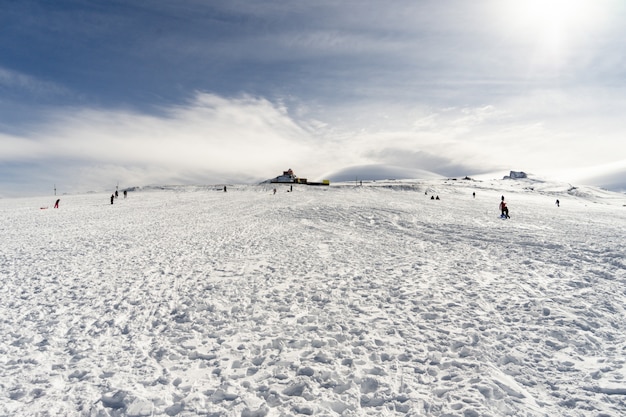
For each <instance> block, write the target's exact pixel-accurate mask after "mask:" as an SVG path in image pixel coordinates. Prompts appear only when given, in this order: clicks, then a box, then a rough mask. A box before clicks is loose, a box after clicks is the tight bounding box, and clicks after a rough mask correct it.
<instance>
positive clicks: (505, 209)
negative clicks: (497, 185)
mask: <svg viewBox="0 0 626 417" xmlns="http://www.w3.org/2000/svg"><path fill="white" fill-rule="evenodd" d="M500 211H501V212H502V214H501V215H500V217H502V218H503V219H510V218H511V216H509V208H508V207H507V206H506V201H504V196H502V200H501V201H500Z"/></svg>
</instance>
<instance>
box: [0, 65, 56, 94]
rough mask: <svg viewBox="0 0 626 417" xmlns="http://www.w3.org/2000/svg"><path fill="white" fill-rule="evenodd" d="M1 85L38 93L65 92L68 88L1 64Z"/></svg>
mask: <svg viewBox="0 0 626 417" xmlns="http://www.w3.org/2000/svg"><path fill="white" fill-rule="evenodd" d="M0 87H1V88H5V89H10V90H17V91H20V92H22V93H23V92H28V93H29V94H36V95H58V94H65V93H67V90H66V89H65V88H64V87H63V86H61V85H58V84H56V83H54V82H50V81H46V80H42V79H39V78H37V77H33V76H31V75H28V74H23V73H21V72H18V71H12V70H10V69H7V68H3V67H2V66H0Z"/></svg>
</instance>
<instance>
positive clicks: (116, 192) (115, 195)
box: [115, 190, 118, 198]
mask: <svg viewBox="0 0 626 417" xmlns="http://www.w3.org/2000/svg"><path fill="white" fill-rule="evenodd" d="M117 195H118V194H117V190H115V198H117Z"/></svg>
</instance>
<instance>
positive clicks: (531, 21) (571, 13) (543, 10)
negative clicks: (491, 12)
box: [500, 0, 602, 40]
mask: <svg viewBox="0 0 626 417" xmlns="http://www.w3.org/2000/svg"><path fill="white" fill-rule="evenodd" d="M500 4H501V6H502V7H503V8H504V10H503V15H504V16H507V17H508V18H507V19H505V20H506V23H507V24H508V25H509V29H510V30H512V31H516V32H518V33H517V35H518V36H524V37H527V38H528V39H537V38H543V39H544V40H550V39H549V38H552V37H555V36H558V37H564V36H566V35H567V34H568V33H575V32H577V31H579V30H581V29H584V28H587V27H588V26H589V25H592V24H593V23H594V20H595V18H596V17H597V16H596V14H597V11H598V9H599V8H601V6H600V5H601V4H602V1H601V0H600V1H594V0H505V1H503V2H502V3H500Z"/></svg>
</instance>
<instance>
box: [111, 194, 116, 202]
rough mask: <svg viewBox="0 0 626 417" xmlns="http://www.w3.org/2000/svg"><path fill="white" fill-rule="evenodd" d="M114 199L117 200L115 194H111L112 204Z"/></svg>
mask: <svg viewBox="0 0 626 417" xmlns="http://www.w3.org/2000/svg"><path fill="white" fill-rule="evenodd" d="M113 200H115V194H111V204H113Z"/></svg>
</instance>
